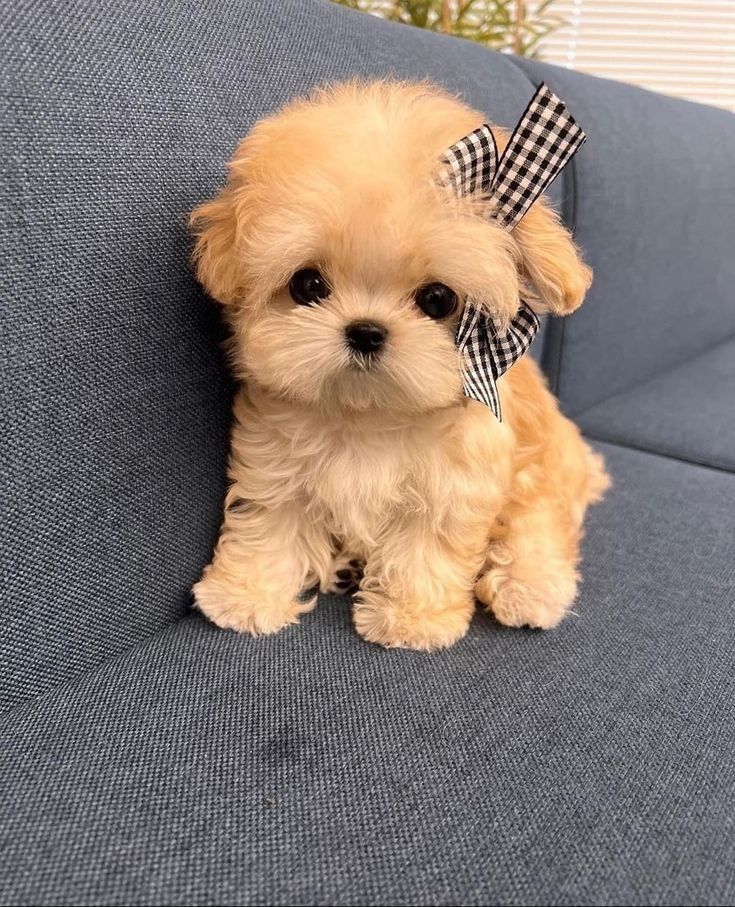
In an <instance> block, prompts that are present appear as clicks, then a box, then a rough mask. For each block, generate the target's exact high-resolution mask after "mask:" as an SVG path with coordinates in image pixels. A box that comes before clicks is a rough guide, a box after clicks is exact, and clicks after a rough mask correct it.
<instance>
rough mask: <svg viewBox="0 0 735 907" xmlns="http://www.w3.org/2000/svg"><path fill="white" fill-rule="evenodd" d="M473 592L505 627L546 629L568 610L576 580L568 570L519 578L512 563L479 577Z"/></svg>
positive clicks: (574, 594) (574, 590)
mask: <svg viewBox="0 0 735 907" xmlns="http://www.w3.org/2000/svg"><path fill="white" fill-rule="evenodd" d="M475 594H476V595H477V598H478V599H479V600H480V601H481V602H482V603H483V604H484V605H486V606H487V608H488V609H489V610H490V611H492V613H493V614H494V616H495V618H496V620H498V621H499V622H500V623H501V624H505V626H507V627H533V628H535V629H538V630H550V629H551V628H552V627H555V626H556V625H557V624H558V623H559V622H560V621H561V619H562V618H563V617H564V615H565V614H566V613H567V612H568V611H569V608H570V607H571V605H572V602H573V601H574V598H575V596H576V594H577V581H576V577H575V576H574V575H573V574H571V573H569V572H567V573H563V572H562V573H560V574H558V575H550V574H547V575H543V574H542V575H537V576H535V577H534V578H533V579H530V578H529V577H525V578H523V579H521V578H519V577H517V576H515V575H514V572H513V568H512V567H510V568H509V567H496V568H494V569H492V570H489V571H488V572H487V573H486V574H485V575H484V576H482V577H480V579H479V580H478V581H477V585H476V587H475Z"/></svg>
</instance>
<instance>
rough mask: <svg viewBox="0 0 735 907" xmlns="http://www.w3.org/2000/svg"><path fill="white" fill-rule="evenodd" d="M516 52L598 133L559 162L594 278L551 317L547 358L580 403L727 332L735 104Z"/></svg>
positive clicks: (569, 397) (734, 230)
mask: <svg viewBox="0 0 735 907" xmlns="http://www.w3.org/2000/svg"><path fill="white" fill-rule="evenodd" d="M516 63H517V65H518V66H519V67H520V68H522V69H523V70H524V71H525V72H527V73H528V74H529V77H530V78H532V79H534V81H536V82H542V81H543V82H546V83H548V85H549V87H550V88H551V89H552V90H553V91H555V92H556V93H557V94H558V95H559V96H560V97H562V98H564V102H565V104H567V105H568V107H569V109H570V110H572V111H573V112H574V115H575V117H576V118H577V119H578V120H579V122H580V123H583V124H584V128H585V131H586V132H587V134H588V135H590V136H594V141H589V142H587V144H586V145H585V147H584V148H583V149H582V150H581V151H580V153H579V154H578V155H577V156H576V157H575V159H574V161H573V162H572V164H571V166H570V167H569V168H567V170H566V171H565V177H566V180H567V187H568V192H567V198H569V200H570V203H571V202H572V201H573V204H571V205H570V208H569V210H567V211H565V214H566V215H567V220H568V222H569V223H570V225H571V226H572V227H573V228H574V232H575V237H576V240H577V241H578V243H579V244H580V245H581V247H582V249H583V250H584V252H585V256H586V258H587V261H588V262H589V264H590V265H591V266H592V268H593V270H594V272H595V278H594V282H593V284H592V288H591V289H590V292H589V293H588V295H587V300H586V302H585V304H584V306H582V308H581V309H580V310H579V312H576V313H575V315H574V317H573V318H570V319H562V320H553V321H549V324H548V334H547V341H548V343H547V348H546V350H545V351H544V359H543V361H544V366H545V368H546V370H547V372H548V373H549V374H550V375H551V377H552V382H553V387H554V388H555V390H556V391H557V392H558V394H559V397H560V399H561V401H562V404H563V406H564V407H565V409H566V411H567V412H568V413H570V414H571V415H573V416H574V415H577V414H578V413H581V412H582V411H583V410H586V409H589V408H590V407H591V406H593V405H594V404H596V403H598V402H600V401H601V400H603V399H605V398H607V397H609V396H611V395H612V394H618V393H624V392H626V391H631V390H633V389H634V388H635V387H636V386H637V385H638V384H639V383H641V382H643V381H648V380H649V379H651V378H654V377H655V376H656V375H657V374H659V373H661V372H663V371H667V370H669V369H672V368H675V367H677V366H679V365H682V364H683V363H685V362H687V361H688V360H690V359H694V358H695V357H697V356H699V355H700V354H702V353H704V352H706V351H707V350H709V349H711V348H713V347H715V346H716V345H718V344H720V343H722V342H723V341H726V340H728V339H731V338H733V337H735V304H734V300H733V286H735V255H733V253H732V247H733V237H734V236H735V179H733V160H735V116H733V114H732V113H729V112H727V111H724V110H717V109H715V108H713V107H705V106H702V105H698V104H691V103H689V102H687V101H679V100H676V99H674V98H667V97H664V96H662V95H657V94H653V93H652V92H648V91H644V90H642V89H639V88H634V87H633V86H630V85H622V84H620V83H617V82H610V81H607V80H605V79H596V78H592V77H590V76H585V75H582V74H580V73H575V72H572V71H570V70H566V69H561V68H556V67H553V66H549V65H546V64H543V63H538V62H536V61H533V60H520V59H518V60H516ZM572 187H573V191H572Z"/></svg>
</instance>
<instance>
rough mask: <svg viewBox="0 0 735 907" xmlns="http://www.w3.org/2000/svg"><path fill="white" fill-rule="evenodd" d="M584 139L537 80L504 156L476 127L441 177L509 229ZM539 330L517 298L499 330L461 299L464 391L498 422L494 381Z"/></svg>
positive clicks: (484, 129)
mask: <svg viewBox="0 0 735 907" xmlns="http://www.w3.org/2000/svg"><path fill="white" fill-rule="evenodd" d="M585 138H586V136H585V134H584V132H582V130H581V129H580V128H579V126H578V125H577V124H576V122H575V121H574V119H573V117H572V116H571V114H570V113H569V112H568V111H567V109H566V107H565V106H564V104H563V103H562V102H561V101H560V100H559V98H558V97H557V96H556V95H555V94H554V93H553V92H552V91H551V90H550V89H549V88H548V87H547V86H546V85H543V84H542V85H541V86H540V87H539V89H538V91H537V92H536V94H535V95H534V96H533V98H532V99H531V102H530V103H529V105H528V107H527V108H526V112H525V113H524V114H523V116H522V117H521V119H520V121H519V123H518V125H517V126H516V128H515V129H514V130H513V134H512V135H511V137H510V140H509V142H508V144H507V145H506V147H505V150H504V151H503V154H502V155H500V156H498V149H497V145H496V142H495V137H494V136H493V133H492V130H491V128H490V127H489V126H488V125H484V126H480V128H479V129H476V130H475V131H474V132H471V133H470V134H469V135H466V136H465V137H464V138H463V139H460V141H459V142H457V143H456V144H455V145H452V147H451V148H450V149H449V150H448V151H447V152H446V153H445V155H444V157H443V159H442V163H443V164H444V169H443V172H442V175H441V178H440V181H441V183H442V184H443V185H445V186H448V187H450V188H451V189H453V190H454V192H455V193H456V194H457V195H459V196H464V195H470V194H472V195H474V194H478V195H480V196H482V197H484V198H486V199H487V203H488V210H487V216H488V217H490V218H492V219H493V220H496V221H498V222H499V223H500V224H501V225H502V226H503V227H504V228H505V229H506V230H511V229H512V228H513V227H515V225H516V224H517V223H518V221H519V220H521V218H522V217H523V215H524V214H525V213H526V212H527V211H528V209H529V208H530V207H531V205H532V204H533V203H534V202H535V201H536V199H537V198H538V197H539V196H540V195H541V193H542V192H543V191H544V190H545V189H547V188H548V186H549V184H550V183H551V182H552V180H554V178H555V177H556V176H558V175H559V173H560V172H561V171H562V169H563V168H564V166H565V165H566V164H567V163H568V162H569V161H570V160H571V158H572V157H573V156H574V154H575V153H576V152H577V151H578V150H579V149H580V148H581V147H582V145H583V143H584V141H585ZM538 329H539V320H538V317H537V316H536V314H535V312H533V310H532V309H531V308H530V307H529V306H528V305H527V303H525V302H523V301H521V305H520V308H519V310H518V312H517V313H516V315H515V317H514V318H513V320H512V321H511V323H510V327H509V328H508V330H507V331H506V332H504V333H501V332H500V331H499V330H498V329H497V327H496V325H495V323H494V321H493V319H492V317H491V316H490V315H487V314H485V313H484V312H482V311H480V310H479V309H478V308H476V307H475V306H474V305H473V304H472V301H471V300H467V302H466V304H465V309H464V313H463V315H462V319H461V321H460V324H459V328H458V329H457V337H456V343H457V349H458V350H459V354H460V358H461V366H462V376H463V379H464V392H465V394H466V395H467V396H468V397H472V399H473V400H479V401H480V402H481V403H484V404H485V405H486V406H488V407H490V409H491V410H492V411H493V413H494V414H495V416H496V417H497V419H498V420H499V421H502V413H501V409H500V397H499V395H498V388H497V380H498V378H499V377H500V376H501V375H502V374H504V373H505V372H507V371H508V369H509V368H510V367H511V365H513V363H514V362H516V360H518V359H520V357H521V356H522V355H523V354H524V353H525V352H526V350H527V349H528V347H529V346H530V345H531V342H532V341H533V338H534V337H535V336H536V332H537V331H538Z"/></svg>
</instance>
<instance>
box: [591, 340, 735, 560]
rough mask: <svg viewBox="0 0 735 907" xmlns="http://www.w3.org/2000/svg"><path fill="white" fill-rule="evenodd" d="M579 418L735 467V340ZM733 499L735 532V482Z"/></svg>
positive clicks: (601, 434)
mask: <svg viewBox="0 0 735 907" xmlns="http://www.w3.org/2000/svg"><path fill="white" fill-rule="evenodd" d="M576 421H577V422H578V423H579V424H580V425H581V426H582V428H583V430H584V431H585V432H586V433H587V434H589V435H591V436H592V437H594V438H600V439H602V440H607V441H616V442H619V443H621V444H626V445H629V446H631V447H639V448H641V449H643V450H651V451H655V452H657V453H661V454H665V455H666V456H670V457H678V458H680V459H682V460H689V461H691V462H693V463H702V464H705V465H707V466H712V467H715V468H717V469H724V470H728V471H729V472H735V340H729V341H727V342H726V343H722V344H719V345H718V346H716V347H715V348H714V349H711V350H707V351H706V352H704V353H702V354H701V355H700V356H697V357H696V358H695V359H692V360H690V361H689V362H686V363H684V364H683V365H680V366H678V367H676V368H673V369H670V370H669V371H666V372H663V373H662V374H661V375H657V376H656V377H655V378H652V379H651V380H650V381H646V382H644V383H643V384H641V385H639V386H637V387H635V388H634V389H633V390H631V391H627V392H624V393H621V394H615V395H613V396H611V397H609V398H607V399H605V400H603V401H601V402H600V403H598V404H597V405H596V406H592V407H590V409H588V410H585V411H584V412H582V413H580V415H579V416H578V417H577V420H576ZM731 501H732V508H733V516H732V517H731V524H730V525H731V526H732V532H733V537H735V488H734V489H733V491H732V498H731ZM733 557H735V545H734V546H733Z"/></svg>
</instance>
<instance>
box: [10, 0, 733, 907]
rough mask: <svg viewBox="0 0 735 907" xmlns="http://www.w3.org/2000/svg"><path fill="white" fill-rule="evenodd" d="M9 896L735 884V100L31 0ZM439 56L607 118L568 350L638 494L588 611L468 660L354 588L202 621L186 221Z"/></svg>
mask: <svg viewBox="0 0 735 907" xmlns="http://www.w3.org/2000/svg"><path fill="white" fill-rule="evenodd" d="M2 5H3V7H4V9H3V13H4V15H3V21H4V22H5V28H4V29H3V30H2V33H1V34H0V43H1V45H2V47H1V48H0V51H1V54H2V56H1V59H2V61H3V63H2V65H3V75H4V82H3V92H2V93H3V111H2V128H3V144H2V149H3V160H2V170H3V178H2V193H3V196H2V202H3V204H2V218H1V220H0V238H1V240H2V276H1V278H0V286H1V289H2V295H1V298H2V307H3V309H2V319H1V322H0V323H1V329H2V332H3V343H2V357H1V362H2V388H3V403H2V432H1V437H2V445H3V453H2V469H3V496H4V507H3V520H2V526H1V531H2V534H3V539H2V546H1V550H2V599H1V601H2V624H1V626H0V661H1V667H0V672H1V676H0V681H1V685H0V696H1V698H2V704H3V708H4V711H3V713H2V715H1V716H0V727H1V728H2V732H1V738H0V739H1V741H2V745H1V747H0V750H1V752H0V785H1V787H0V813H1V816H0V832H1V834H0V841H1V843H0V901H2V902H3V903H7V904H31V903H36V904H38V903H41V904H129V905H133V904H139V905H159V904H161V905H168V904H211V905H215V904H287V903H288V904H386V903H393V904H723V903H732V902H733V901H734V900H735V824H734V823H735V758H734V755H733V748H734V746H735V712H734V709H733V704H734V703H735V683H734V680H735V678H734V673H735V671H734V665H735V629H734V627H735V620H734V617H735V614H734V610H735V609H734V602H733V599H734V598H735V595H734V594H733V593H734V591H735V516H734V512H735V477H734V476H733V474H732V473H733V470H735V295H734V293H733V286H734V285H735V252H734V248H735V229H734V227H735V222H734V219H733V215H734V212H735V167H734V163H735V121H734V120H733V117H732V116H731V115H730V114H727V113H725V112H723V111H718V110H714V109H709V108H707V107H702V106H696V105H693V104H688V103H685V102H682V101H675V100H671V99H668V98H665V97H659V96H657V95H653V94H649V93H647V92H644V91H640V90H637V89H635V88H630V87H626V86H624V85H618V84H615V83H611V82H606V81H602V80H598V79H594V78H589V77H585V76H581V75H578V74H575V73H573V72H568V71H565V70H561V69H555V68H553V67H549V66H544V65H541V64H537V63H533V62H527V61H522V60H515V59H512V58H509V57H507V56H499V55H496V54H493V53H490V52H488V51H486V50H484V49H482V48H479V47H476V46H474V45H471V44H469V43H463V42H460V41H456V40H452V39H445V38H442V37H437V36H433V35H430V34H426V33H423V32H420V31H417V30H413V29H409V28H407V27H402V26H397V25H390V24H387V23H385V22H382V21H379V20H377V19H375V18H371V17H368V16H363V15H358V14H355V13H351V12H349V11H346V10H343V9H340V8H338V7H335V6H333V5H331V4H328V3H326V2H322V0H280V2H276V0H270V2H269V0H237V2H226V0H197V2H193V0H186V2H182V3H177V4H162V3H157V2H155V0H118V2H116V3H111V2H108V3H94V2H91V0H86V2H85V0H75V2H62V0H56V2H43V3H42V2H40V0H13V2H9V0H3V4H2ZM355 74H360V75H364V76H382V75H386V74H392V75H398V76H402V77H410V78H424V77H428V78H430V79H432V80H434V81H436V82H438V83H440V84H442V85H444V86H446V87H448V88H449V89H450V90H452V91H456V92H459V93H461V94H462V96H463V97H464V98H466V99H467V100H468V101H469V102H470V103H471V104H473V105H475V106H477V107H478V108H480V109H482V110H484V111H487V113H488V114H489V115H491V116H492V117H493V118H494V119H495V120H496V121H497V122H499V123H501V124H502V125H505V126H512V124H513V123H514V122H515V121H516V119H517V118H518V116H519V114H520V113H521V112H522V110H523V108H524V106H525V104H526V102H527V100H528V99H529V97H530V95H531V93H532V90H533V86H534V85H535V84H536V83H537V82H539V81H540V80H541V79H542V78H543V79H545V80H546V81H547V82H548V83H549V84H550V85H551V87H552V88H553V89H554V90H556V91H557V93H558V94H560V95H561V96H562V97H563V98H564V100H565V101H566V102H567V103H568V105H569V107H570V108H571V110H572V111H573V112H574V113H575V115H576V116H577V118H578V119H579V121H580V122H581V123H582V124H583V126H584V128H585V129H586V131H587V132H588V134H589V136H590V140H589V142H588V144H587V146H586V147H585V148H584V149H583V150H582V152H581V153H580V154H579V156H578V158H577V159H576V160H575V162H574V165H573V166H572V167H571V168H568V170H567V171H566V173H565V175H564V177H563V179H561V180H560V181H558V185H557V186H556V188H555V193H554V200H555V201H556V203H557V204H559V205H560V206H561V210H562V212H563V214H564V216H565V218H566V219H567V221H568V222H569V223H570V225H571V226H572V227H573V229H574V230H575V232H576V236H577V239H578V240H579V242H580V243H581V244H582V246H584V248H585V249H586V251H587V255H588V258H589V261H590V262H591V264H592V265H593V267H594V269H595V273H596V281H595V284H594V286H593V289H592V291H591V293H590V295H589V298H588V302H587V303H586V305H585V306H584V307H583V308H582V310H581V311H580V312H579V313H578V314H576V315H575V316H574V317H573V318H571V319H569V320H567V321H554V322H553V323H549V324H548V325H547V327H546V331H545V334H544V337H543V341H542V342H541V343H537V349H538V351H539V353H540V355H541V357H542V361H543V364H544V366H545V368H546V371H547V373H548V375H549V379H550V381H551V383H552V386H553V387H554V389H555V390H556V392H557V393H558V395H559V396H560V398H561V401H562V405H563V407H564V409H565V410H566V411H567V412H568V413H569V414H570V415H571V416H572V417H574V418H575V419H576V420H578V422H579V423H580V424H581V425H582V426H583V427H584V429H585V431H586V432H587V434H588V436H589V437H590V438H591V439H592V440H593V442H594V443H595V444H596V445H597V446H598V447H599V449H600V450H601V451H602V452H603V453H604V454H605V456H606V458H607V461H608V464H609V468H610V470H611V472H612V475H613V477H614V481H615V487H614V489H613V490H612V491H611V493H610V494H609V495H608V497H607V500H606V501H605V503H604V504H602V505H601V506H599V507H597V508H596V509H594V511H593V512H592V513H591V515H590V519H589V528H588V533H587V538H586V541H585V546H584V556H585V566H584V576H585V578H584V585H583V589H582V593H581V596H580V599H579V602H578V605H577V606H576V608H575V610H576V615H575V616H573V617H571V618H569V619H568V620H567V621H566V622H565V623H564V624H563V625H562V626H561V627H560V628H559V629H558V630H555V631H553V632H550V633H536V632H531V631H510V630H506V629H502V628H500V627H499V626H497V625H495V624H494V623H493V622H492V621H491V619H490V618H489V617H487V616H484V615H482V614H479V613H478V615H477V617H476V619H475V621H474V623H473V625H472V628H471V631H470V633H469V635H468V636H467V638H466V639H464V640H463V641H462V642H461V643H459V644H458V645H457V646H455V647H454V648H453V649H450V650H449V651H446V652H441V653H439V654H434V655H425V654H420V653H416V652H410V651H384V650H382V649H380V648H378V647H375V646H371V645H368V644H367V643H365V642H363V641H362V640H361V639H359V638H358V637H357V636H356V634H355V633H354V631H353V630H352V628H351V625H350V605H349V602H348V601H346V600H344V599H339V598H325V599H324V600H322V601H321V602H320V605H319V608H318V610H316V611H315V612H314V613H312V614H311V615H309V616H308V617H306V618H305V619H304V621H303V623H302V625H301V626H299V627H298V628H294V629H290V630H288V631H286V632H283V633H281V634H279V635H276V636H274V637H271V638H265V639H251V638H249V637H239V636H236V635H234V634H232V633H228V632H223V631H221V630H218V629H216V628H215V627H213V626H210V625H209V624H207V623H205V621H204V620H202V619H201V618H200V617H198V616H197V615H195V614H192V613H190V595H189V589H190V587H191V584H192V582H193V581H194V580H195V579H196V578H197V576H198V575H199V572H200V570H201V568H202V566H203V565H204V564H205V563H206V562H207V560H208V558H209V555H210V552H211V548H212V545H213V542H214V540H215V537H216V534H217V529H218V523H219V519H220V508H221V502H222V494H223V489H224V465H225V457H226V451H227V429H228V410H229V401H230V395H231V386H230V383H229V380H228V378H227V375H226V370H225V368H224V367H223V360H222V354H221V352H220V345H219V341H220V339H221V336H222V329H221V327H220V324H219V321H218V316H217V313H216V311H215V309H214V306H213V305H212V304H211V303H209V302H208V301H207V300H206V299H205V298H204V297H203V294H202V292H201V291H200V289H199V288H198V287H197V286H196V284H195V282H194V280H193V279H192V276H191V274H190V272H189V270H188V267H187V249H188V246H187V239H186V231H185V218H186V213H187V211H188V210H190V209H191V208H192V207H193V206H194V205H195V204H196V203H197V202H199V201H201V200H202V199H204V198H206V197H208V196H210V195H211V194H212V193H213V191H214V190H215V189H216V187H217V186H218V185H220V184H221V183H222V181H223V179H224V165H225V161H226V160H227V158H228V157H229V155H230V153H231V152H232V150H233V148H234V146H235V143H236V142H237V140H238V138H239V137H241V136H242V135H243V134H244V133H245V132H247V130H248V129H249V127H250V126H251V125H252V124H253V122H254V121H255V120H256V119H257V118H258V117H260V116H261V115H262V114H264V113H265V112H267V111H271V110H273V109H274V108H275V107H276V106H277V105H279V104H281V103H282V102H283V101H285V100H286V99H288V98H289V97H291V96H292V95H293V94H295V93H300V92H303V91H305V90H306V89H308V88H309V87H310V86H312V85H315V84H318V83H323V82H325V81H328V80H334V79H341V78H344V77H347V76H351V75H355Z"/></svg>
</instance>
